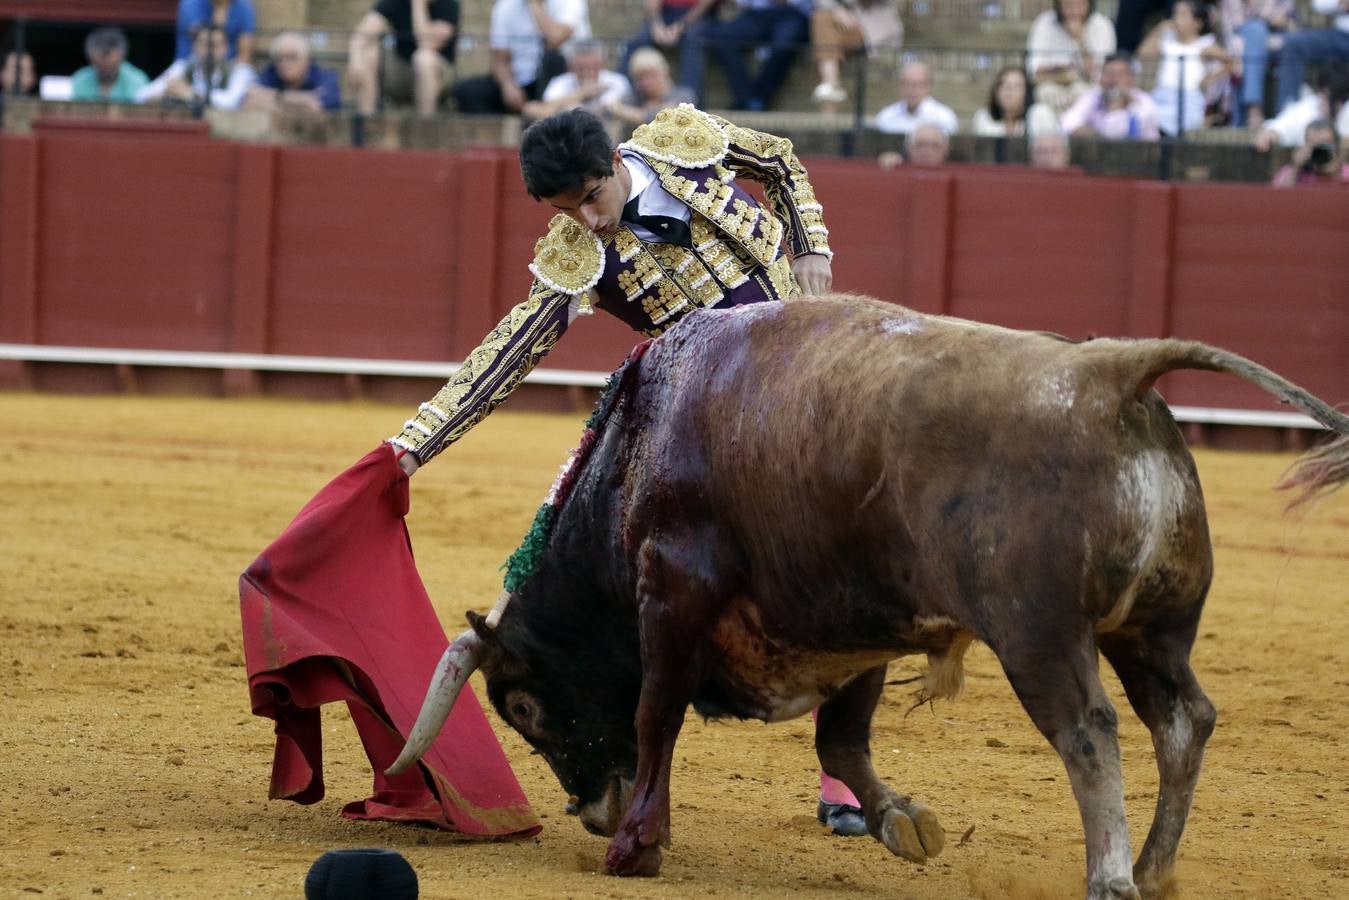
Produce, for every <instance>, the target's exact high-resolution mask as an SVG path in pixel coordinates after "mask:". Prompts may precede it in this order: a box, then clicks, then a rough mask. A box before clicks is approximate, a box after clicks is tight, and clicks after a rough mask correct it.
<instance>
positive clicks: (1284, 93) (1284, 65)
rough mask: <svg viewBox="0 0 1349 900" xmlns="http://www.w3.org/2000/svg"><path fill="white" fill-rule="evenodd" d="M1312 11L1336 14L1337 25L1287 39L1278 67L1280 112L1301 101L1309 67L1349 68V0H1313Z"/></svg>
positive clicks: (1278, 104)
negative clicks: (1299, 99)
mask: <svg viewBox="0 0 1349 900" xmlns="http://www.w3.org/2000/svg"><path fill="white" fill-rule="evenodd" d="M1312 10H1313V11H1314V12H1316V13H1318V14H1320V15H1323V16H1334V17H1335V18H1334V19H1333V21H1332V25H1333V27H1331V28H1304V29H1302V30H1301V31H1295V32H1293V33H1292V34H1290V35H1288V38H1287V39H1286V40H1285V41H1284V44H1283V51H1282V52H1281V53H1280V54H1279V65H1278V68H1277V69H1276V74H1277V75H1278V85H1279V86H1278V96H1277V97H1276V98H1275V109H1277V110H1279V111H1280V112H1282V111H1283V109H1284V107H1286V106H1288V105H1289V104H1290V103H1294V102H1296V101H1297V99H1298V95H1299V94H1301V92H1302V84H1303V82H1304V81H1305V80H1306V78H1307V70H1308V68H1309V67H1311V66H1319V67H1322V68H1326V69H1332V68H1339V69H1344V68H1346V67H1349V0H1312Z"/></svg>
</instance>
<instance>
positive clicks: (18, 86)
mask: <svg viewBox="0 0 1349 900" xmlns="http://www.w3.org/2000/svg"><path fill="white" fill-rule="evenodd" d="M36 92H37V70H36V69H34V67H33V55H32V54H31V53H24V54H18V53H15V52H14V51H13V50H11V51H9V52H8V53H6V54H5V64H4V66H3V67H0V93H4V94H33V93H36Z"/></svg>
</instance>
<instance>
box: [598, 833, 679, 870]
mask: <svg viewBox="0 0 1349 900" xmlns="http://www.w3.org/2000/svg"><path fill="white" fill-rule="evenodd" d="M663 856H664V851H662V850H661V848H660V845H659V844H655V845H653V846H650V847H642V846H638V847H622V846H620V845H619V842H618V841H614V842H613V843H612V844H610V845H609V852H608V853H606V854H604V870H605V871H606V872H608V873H609V874H610V875H618V876H620V877H622V878H634V877H635V878H655V877H656V876H657V875H659V874H660V864H661V859H662V857H663Z"/></svg>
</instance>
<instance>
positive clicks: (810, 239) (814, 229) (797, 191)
mask: <svg viewBox="0 0 1349 900" xmlns="http://www.w3.org/2000/svg"><path fill="white" fill-rule="evenodd" d="M717 121H718V123H719V124H720V125H721V126H722V128H723V129H725V131H726V136H727V138H728V139H729V140H730V146H729V147H728V148H727V150H726V159H725V161H724V163H723V165H725V166H726V167H727V168H729V169H731V170H732V171H734V172H735V173H736V174H740V175H744V176H745V177H746V178H749V179H750V180H752V181H757V182H759V183H760V184H762V185H763V188H764V197H765V198H766V199H767V200H768V205H769V207H771V208H772V210H773V215H775V216H776V217H777V218H778V219H779V220H781V222H782V224H783V229H784V232H785V233H784V238H785V240H786V242H787V249H788V251H789V252H790V253H791V255H792V256H793V257H797V256H801V255H803V254H806V253H819V254H821V255H823V256H827V257H829V258H831V259H832V258H833V256H834V252H833V251H832V250H830V249H829V229H828V228H826V227H824V207H822V206H821V205H820V203H819V201H818V200H816V199H815V189H814V188H813V187H811V185H810V179H809V178H808V177H807V176H806V170H805V167H804V166H802V165H801V161H800V160H799V159H797V158H796V153H795V151H793V149H792V142H791V141H789V140H787V139H786V138H782V137H778V136H776V135H772V134H766V133H765V132H762V131H755V130H754V129H752V128H743V127H741V126H739V125H736V124H735V123H733V122H728V121H727V120H725V119H718V120H717Z"/></svg>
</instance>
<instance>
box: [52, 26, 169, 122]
mask: <svg viewBox="0 0 1349 900" xmlns="http://www.w3.org/2000/svg"><path fill="white" fill-rule="evenodd" d="M84 55H85V58H87V59H88V60H89V65H87V66H85V67H84V68H82V69H76V70H75V74H74V75H72V76H70V99H72V100H107V101H110V102H112V103H135V102H136V93H137V92H138V91H139V90H140V89H141V88H143V87H145V86H146V85H147V84H149V83H150V78H149V76H148V75H146V74H145V73H144V72H142V71H141V70H140V69H138V68H136V67H135V66H133V65H132V64H131V63H129V62H127V61H126V35H125V34H123V33H122V29H120V28H98V29H95V30H94V31H91V32H90V33H89V36H88V37H87V38H85V39H84Z"/></svg>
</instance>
